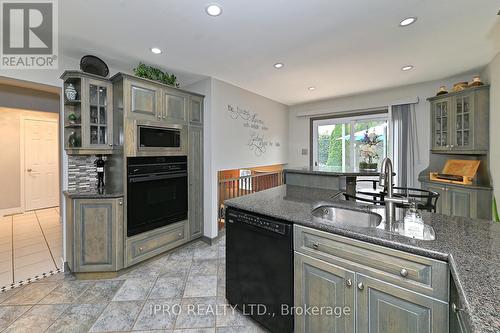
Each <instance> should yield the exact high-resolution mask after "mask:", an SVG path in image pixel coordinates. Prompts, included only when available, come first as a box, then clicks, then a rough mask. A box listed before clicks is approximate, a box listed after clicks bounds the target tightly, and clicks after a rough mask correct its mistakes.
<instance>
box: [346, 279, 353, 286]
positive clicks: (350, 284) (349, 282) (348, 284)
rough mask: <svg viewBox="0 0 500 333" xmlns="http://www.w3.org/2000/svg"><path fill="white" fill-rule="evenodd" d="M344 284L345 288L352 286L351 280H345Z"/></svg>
mask: <svg viewBox="0 0 500 333" xmlns="http://www.w3.org/2000/svg"><path fill="white" fill-rule="evenodd" d="M345 284H346V286H348V287H350V286H352V280H351V279H347V280H346V281H345Z"/></svg>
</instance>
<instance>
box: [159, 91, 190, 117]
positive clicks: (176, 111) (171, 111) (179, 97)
mask: <svg viewBox="0 0 500 333" xmlns="http://www.w3.org/2000/svg"><path fill="white" fill-rule="evenodd" d="M163 107H164V110H163V115H162V119H166V120H169V121H175V122H180V123H185V122H186V121H187V117H186V110H187V96H186V95H183V94H180V93H178V92H175V91H171V90H170V89H164V92H163Z"/></svg>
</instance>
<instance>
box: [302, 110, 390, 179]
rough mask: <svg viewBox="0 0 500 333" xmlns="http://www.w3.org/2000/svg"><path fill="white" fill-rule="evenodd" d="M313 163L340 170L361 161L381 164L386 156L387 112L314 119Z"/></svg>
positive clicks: (368, 163) (347, 168) (344, 169)
mask: <svg viewBox="0 0 500 333" xmlns="http://www.w3.org/2000/svg"><path fill="white" fill-rule="evenodd" d="M312 139H313V145H312V146H313V147H312V148H313V149H312V153H313V159H312V162H313V165H315V166H328V167H332V168H334V169H336V170H339V171H346V170H357V169H358V168H359V165H360V163H361V164H362V165H364V164H363V163H366V166H367V168H368V167H369V166H370V165H372V166H373V165H375V164H377V167H379V166H380V163H381V161H382V160H383V159H384V158H385V157H386V156H387V114H380V115H370V116H357V117H345V118H344V117H342V118H331V119H319V120H313V137H312Z"/></svg>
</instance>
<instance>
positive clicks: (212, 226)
mask: <svg viewBox="0 0 500 333" xmlns="http://www.w3.org/2000/svg"><path fill="white" fill-rule="evenodd" d="M186 89H187V90H191V91H195V92H199V93H201V94H204V95H205V96H206V98H205V133H204V139H205V147H204V153H205V157H204V162H205V165H204V167H205V174H204V175H205V182H204V187H205V188H204V200H205V205H204V208H205V229H204V232H205V236H207V237H210V238H213V237H215V236H217V172H218V171H220V170H227V169H238V168H243V167H255V166H261V165H271V164H282V163H287V161H288V160H287V155H288V146H287V142H288V108H287V107H286V106H285V105H283V104H280V103H278V102H275V101H272V100H270V99H268V98H265V97H262V96H260V95H257V94H254V93H252V92H250V91H247V90H244V89H241V88H239V87H236V86H233V85H231V84H228V83H225V82H223V81H220V80H217V79H213V78H209V79H206V80H203V81H200V82H198V83H196V84H193V85H190V86H187V87H186ZM228 105H231V106H232V107H233V108H234V109H236V108H240V110H247V111H249V112H250V113H251V114H254V113H256V114H257V117H256V118H257V119H260V120H262V121H263V122H264V126H265V127H267V128H268V129H267V130H261V127H262V125H260V126H259V129H252V128H250V127H244V123H245V121H244V120H243V119H242V118H241V117H236V119H233V118H234V115H233V117H231V113H230V112H229V111H228ZM250 123H251V122H250ZM252 133H259V134H261V135H263V136H264V138H265V141H268V142H272V146H266V147H265V150H266V152H265V153H263V154H256V153H255V150H251V149H250V148H249V146H248V143H249V139H250V137H251V134H252ZM276 143H279V146H277V145H276Z"/></svg>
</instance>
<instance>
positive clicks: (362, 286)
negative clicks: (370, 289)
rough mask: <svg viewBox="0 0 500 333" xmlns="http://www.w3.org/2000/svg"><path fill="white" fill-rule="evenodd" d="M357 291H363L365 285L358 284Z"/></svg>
mask: <svg viewBox="0 0 500 333" xmlns="http://www.w3.org/2000/svg"><path fill="white" fill-rule="evenodd" d="M358 289H359V290H363V289H365V285H364V284H363V282H360V283H358Z"/></svg>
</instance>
